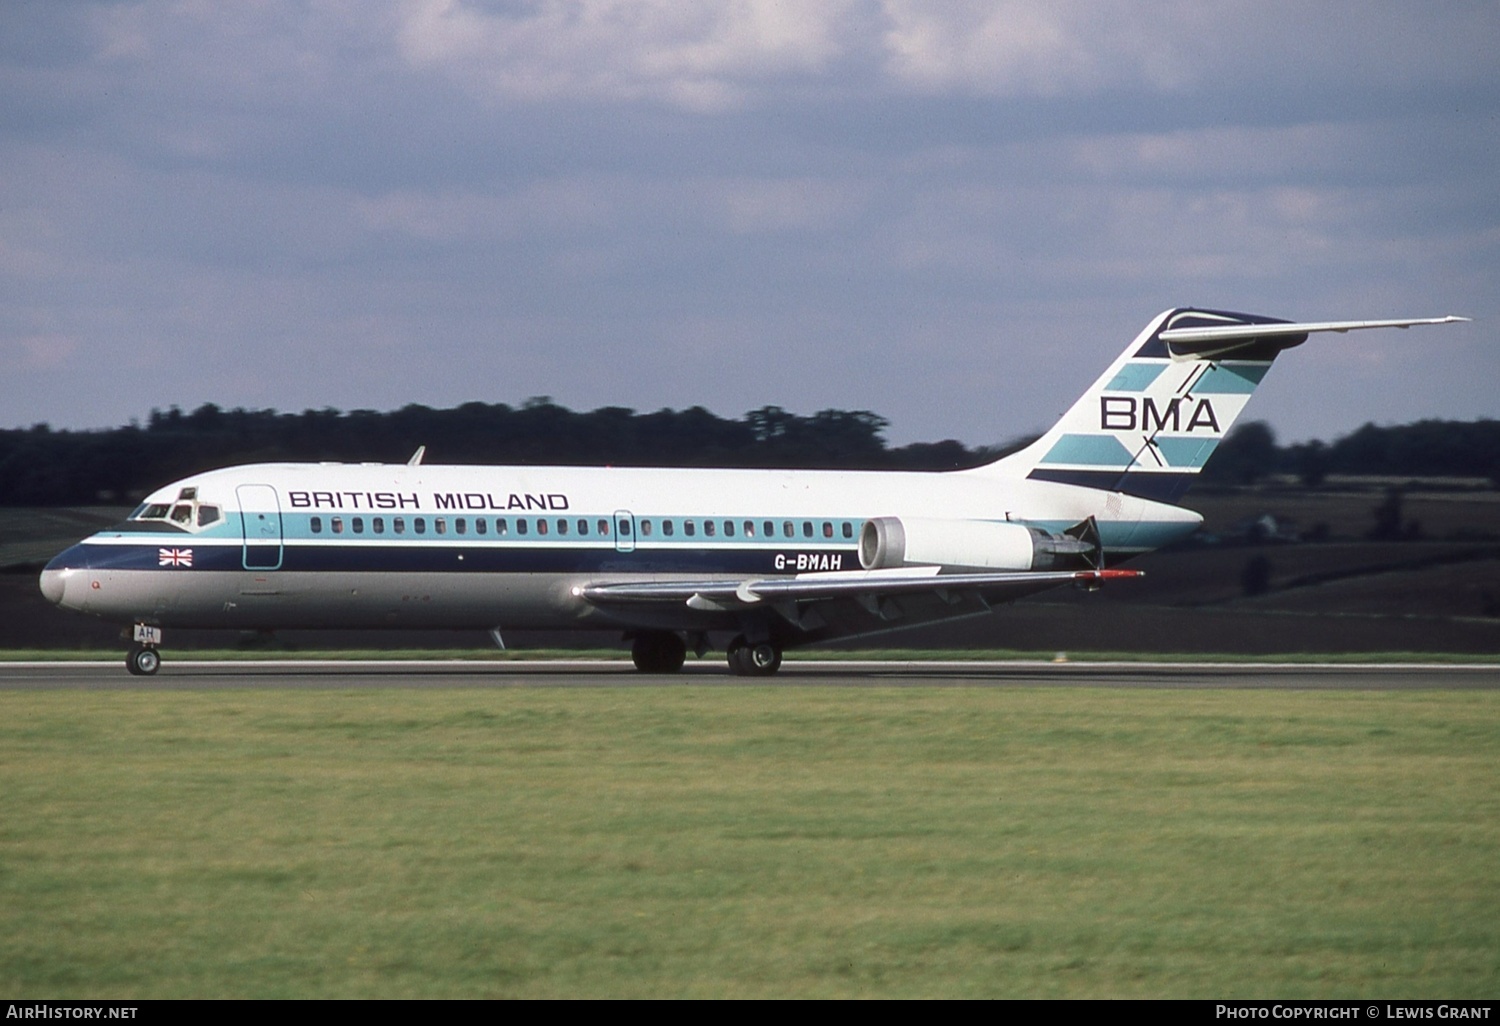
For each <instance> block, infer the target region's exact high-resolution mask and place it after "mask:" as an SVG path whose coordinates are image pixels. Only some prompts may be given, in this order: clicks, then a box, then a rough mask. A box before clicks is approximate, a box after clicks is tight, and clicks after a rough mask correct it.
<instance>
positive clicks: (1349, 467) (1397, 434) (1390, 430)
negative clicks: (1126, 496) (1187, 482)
mask: <svg viewBox="0 0 1500 1026" xmlns="http://www.w3.org/2000/svg"><path fill="white" fill-rule="evenodd" d="M1270 474H1291V475H1294V476H1296V477H1297V478H1298V479H1299V480H1301V481H1302V483H1303V484H1306V485H1311V486H1316V485H1319V484H1322V483H1323V480H1324V479H1325V478H1326V477H1327V476H1328V475H1329V474H1371V475H1383V476H1384V475H1388V476H1395V477H1403V476H1409V477H1480V478H1488V479H1489V480H1490V482H1491V483H1492V484H1493V485H1494V486H1495V487H1500V421H1497V420H1487V419H1486V420H1473V421H1459V420H1422V421H1418V422H1416V423H1415V424H1402V425H1398V426H1395V427H1377V426H1376V425H1374V424H1366V425H1365V426H1364V427H1362V428H1360V429H1359V430H1357V431H1355V432H1353V433H1352V434H1348V435H1345V436H1344V437H1342V438H1340V439H1338V440H1337V441H1335V442H1332V443H1328V442H1321V441H1312V442H1301V443H1298V444H1296V445H1289V446H1279V445H1277V444H1276V436H1275V433H1274V432H1272V430H1271V427H1270V425H1268V424H1266V423H1265V422H1264V421H1251V422H1249V423H1248V424H1242V425H1239V426H1238V427H1236V428H1234V429H1233V430H1232V431H1230V432H1229V435H1228V436H1227V437H1226V438H1225V439H1224V441H1223V442H1222V443H1221V444H1220V445H1219V448H1218V451H1216V452H1215V453H1214V455H1213V458H1212V459H1211V460H1210V461H1209V463H1208V466H1207V467H1206V468H1205V470H1204V472H1203V483H1204V484H1210V485H1212V484H1253V483H1255V482H1256V481H1258V480H1260V479H1261V478H1263V477H1266V476H1268V475H1270Z"/></svg>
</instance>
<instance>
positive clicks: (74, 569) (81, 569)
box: [37, 545, 89, 606]
mask: <svg viewBox="0 0 1500 1026" xmlns="http://www.w3.org/2000/svg"><path fill="white" fill-rule="evenodd" d="M88 565H89V563H88V553H87V551H86V550H85V549H84V547H83V546H82V545H75V546H73V547H72V548H71V549H69V550H68V551H66V552H64V553H61V554H60V555H58V556H57V557H56V558H54V559H53V560H52V562H50V563H48V564H47V565H46V566H45V567H43V568H42V576H41V579H40V580H39V581H37V585H38V586H39V587H40V588H41V589H42V594H43V595H44V596H46V598H47V601H48V602H51V603H52V604H53V605H56V606H61V605H66V604H67V597H68V582H69V581H70V580H72V579H73V578H75V577H76V578H78V579H79V580H84V579H86V578H87V577H88ZM86 591H87V589H86V588H85V592H86ZM73 599H74V602H75V603H76V602H77V601H78V600H79V594H78V591H77V588H76V587H75V589H74V595H73Z"/></svg>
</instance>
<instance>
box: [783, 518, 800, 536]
mask: <svg viewBox="0 0 1500 1026" xmlns="http://www.w3.org/2000/svg"><path fill="white" fill-rule="evenodd" d="M781 533H782V534H784V535H786V536H787V537H788V538H790V537H792V536H793V535H794V534H796V533H797V532H796V531H795V530H794V529H793V528H792V522H791V521H790V520H783V521H782V522H781Z"/></svg>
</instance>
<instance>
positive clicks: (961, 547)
mask: <svg viewBox="0 0 1500 1026" xmlns="http://www.w3.org/2000/svg"><path fill="white" fill-rule="evenodd" d="M1095 550H1096V546H1095V545H1094V544H1093V543H1091V542H1089V541H1088V540H1085V539H1082V538H1075V537H1071V536H1069V535H1055V534H1048V533H1047V532H1046V531H1040V530H1038V529H1036V528H1034V527H1027V526H1026V525H1025V524H1013V523H1005V522H1000V521H994V520H932V519H926V518H920V517H876V518H874V519H873V520H867V521H865V526H864V527H863V528H861V530H860V535H859V563H860V566H862V567H864V568H865V569H866V570H883V569H886V568H889V567H900V566H940V567H945V568H953V569H964V570H1057V569H1070V568H1074V567H1083V566H1088V565H1090V558H1089V557H1090V556H1092V555H1093V554H1094V552H1095Z"/></svg>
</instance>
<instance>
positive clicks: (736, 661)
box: [729, 634, 781, 677]
mask: <svg viewBox="0 0 1500 1026" xmlns="http://www.w3.org/2000/svg"><path fill="white" fill-rule="evenodd" d="M779 669H781V646H779V645H777V644H776V642H774V641H760V642H756V643H755V644H751V643H750V642H748V641H746V640H745V636H744V635H743V634H741V635H740V636H739V637H737V638H735V639H734V640H733V641H731V642H730V643H729V672H731V673H733V674H734V675H735V676H737V677H769V676H771V674H773V673H775V672H776V671H777V670H779Z"/></svg>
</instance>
